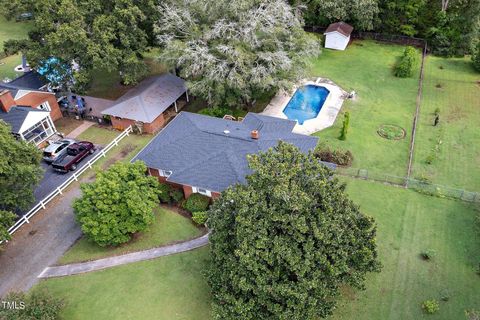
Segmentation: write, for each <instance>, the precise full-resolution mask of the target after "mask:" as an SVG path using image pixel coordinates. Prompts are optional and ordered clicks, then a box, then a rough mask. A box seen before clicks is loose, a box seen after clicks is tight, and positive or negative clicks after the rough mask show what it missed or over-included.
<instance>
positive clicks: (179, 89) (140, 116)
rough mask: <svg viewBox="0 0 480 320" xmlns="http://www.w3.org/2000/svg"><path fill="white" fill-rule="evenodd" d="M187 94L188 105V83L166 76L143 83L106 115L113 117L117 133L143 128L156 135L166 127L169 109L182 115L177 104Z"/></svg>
mask: <svg viewBox="0 0 480 320" xmlns="http://www.w3.org/2000/svg"><path fill="white" fill-rule="evenodd" d="M183 94H185V95H186V98H187V101H188V93H187V87H186V86H185V81H184V80H182V79H181V78H179V77H177V76H174V75H172V74H170V73H166V74H163V75H160V76H155V77H150V78H148V79H146V80H144V81H142V82H141V83H139V84H138V85H137V86H136V87H135V88H133V89H132V90H130V91H128V92H127V93H126V94H125V95H123V96H122V97H120V98H119V99H118V100H116V101H115V102H114V104H113V106H111V107H110V108H108V109H106V110H104V111H102V114H103V115H107V116H110V120H111V122H112V126H113V127H114V128H116V129H119V130H124V129H126V128H127V127H128V126H137V127H138V126H140V127H141V128H142V131H143V132H145V133H155V132H157V131H158V130H160V129H161V128H162V127H163V126H164V125H165V122H166V118H165V112H166V111H167V110H168V109H169V108H172V109H173V110H175V112H178V108H177V100H178V99H179V98H180V97H181V96H182V95H183Z"/></svg>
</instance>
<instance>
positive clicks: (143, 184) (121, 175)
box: [73, 161, 160, 246]
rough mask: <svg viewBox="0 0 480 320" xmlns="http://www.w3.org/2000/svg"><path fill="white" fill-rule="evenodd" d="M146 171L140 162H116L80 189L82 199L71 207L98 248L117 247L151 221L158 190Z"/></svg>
mask: <svg viewBox="0 0 480 320" xmlns="http://www.w3.org/2000/svg"><path fill="white" fill-rule="evenodd" d="M146 172H147V167H146V166H145V164H144V163H143V162H140V161H137V162H135V163H122V162H119V163H116V164H114V165H113V166H111V167H110V168H109V169H108V170H107V171H103V172H99V173H98V174H97V178H96V180H95V182H93V183H85V184H82V185H81V186H80V187H81V189H82V197H81V198H79V199H76V200H75V202H74V203H73V208H74V210H75V214H76V219H77V221H78V222H79V223H80V226H81V228H82V231H83V233H84V234H85V235H86V236H87V237H88V238H89V239H91V240H93V241H95V242H96V243H97V244H98V245H100V246H108V245H119V244H122V243H125V242H127V241H129V240H130V238H131V237H132V235H133V234H134V233H136V232H139V231H144V230H145V229H146V228H147V227H148V225H150V224H151V223H152V222H153V221H154V219H155V217H154V214H153V209H154V208H155V206H157V205H158V202H159V200H158V195H159V192H160V191H159V190H160V188H159V183H158V180H157V179H156V178H155V177H152V176H148V175H146Z"/></svg>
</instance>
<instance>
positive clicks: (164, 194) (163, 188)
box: [158, 183, 172, 203]
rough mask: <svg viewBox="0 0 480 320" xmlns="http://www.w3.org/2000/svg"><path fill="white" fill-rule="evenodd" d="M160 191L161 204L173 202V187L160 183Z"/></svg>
mask: <svg viewBox="0 0 480 320" xmlns="http://www.w3.org/2000/svg"><path fill="white" fill-rule="evenodd" d="M158 190H159V191H160V194H159V195H158V198H159V199H160V201H161V202H163V203H170V202H171V201H172V197H171V193H172V187H171V186H170V185H168V184H166V183H160V186H159V188H158Z"/></svg>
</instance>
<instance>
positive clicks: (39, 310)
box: [0, 290, 64, 320]
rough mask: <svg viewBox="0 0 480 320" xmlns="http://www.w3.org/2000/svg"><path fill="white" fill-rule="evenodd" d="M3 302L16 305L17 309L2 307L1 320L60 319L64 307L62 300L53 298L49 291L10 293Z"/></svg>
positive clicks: (0, 309) (0, 308)
mask: <svg viewBox="0 0 480 320" xmlns="http://www.w3.org/2000/svg"><path fill="white" fill-rule="evenodd" d="M2 301H7V302H11V303H15V305H16V307H17V308H2V307H0V319H9V320H24V319H52V320H53V319H60V312H61V310H62V309H63V307H64V302H63V301H62V299H58V298H55V297H53V296H52V295H51V294H50V293H49V292H48V291H45V290H34V291H33V292H32V293H30V294H28V295H26V294H25V293H10V294H8V295H7V296H6V297H5V298H4V299H2Z"/></svg>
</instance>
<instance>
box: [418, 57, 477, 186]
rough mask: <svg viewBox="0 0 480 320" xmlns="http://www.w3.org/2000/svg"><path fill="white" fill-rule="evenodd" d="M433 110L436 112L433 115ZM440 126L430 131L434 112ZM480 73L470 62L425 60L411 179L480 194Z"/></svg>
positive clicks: (454, 59) (466, 60)
mask: <svg viewBox="0 0 480 320" xmlns="http://www.w3.org/2000/svg"><path fill="white" fill-rule="evenodd" d="M437 109H438V110H437ZM436 110H437V111H438V113H439V117H440V123H439V125H438V126H436V127H434V126H433V124H434V119H435V111H436ZM479 123H480V74H479V73H477V72H475V70H474V69H473V67H472V64H471V62H470V58H452V59H443V58H438V57H434V56H429V57H428V58H427V63H426V68H425V82H424V89H423V102H422V107H421V113H420V122H419V127H418V132H417V139H416V149H415V152H416V153H415V167H414V175H415V177H420V178H427V179H428V180H430V181H432V182H434V183H438V184H443V185H450V186H453V187H457V188H461V189H466V190H471V191H480V170H478V168H479V167H480V147H479V141H480V131H479V130H478V125H479Z"/></svg>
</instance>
